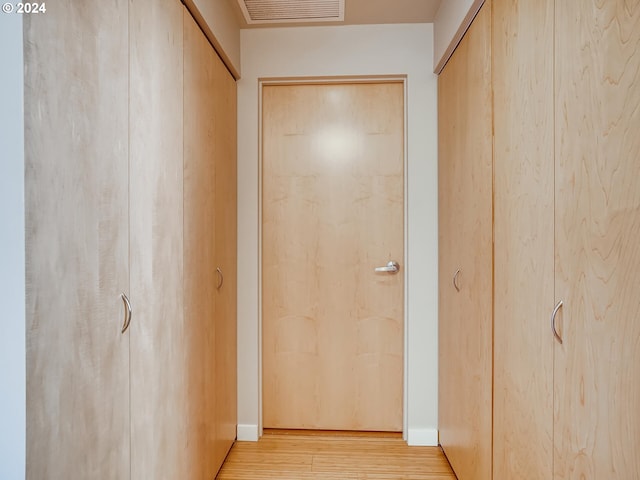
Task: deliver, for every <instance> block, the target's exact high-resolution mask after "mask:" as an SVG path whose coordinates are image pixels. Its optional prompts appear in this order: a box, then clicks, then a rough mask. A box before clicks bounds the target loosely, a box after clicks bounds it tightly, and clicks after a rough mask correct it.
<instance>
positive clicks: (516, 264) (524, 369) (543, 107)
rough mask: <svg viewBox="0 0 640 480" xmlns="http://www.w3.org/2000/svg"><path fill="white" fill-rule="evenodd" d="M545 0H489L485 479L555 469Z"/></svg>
mask: <svg viewBox="0 0 640 480" xmlns="http://www.w3.org/2000/svg"><path fill="white" fill-rule="evenodd" d="M553 5H554V2H553V1H549V0H541V1H536V2H525V1H512V0H493V2H492V11H493V15H492V18H493V23H492V32H493V34H492V37H493V39H492V50H491V53H492V64H493V92H494V111H493V115H494V212H495V214H494V236H495V237H494V242H495V243H494V275H495V277H494V298H495V309H494V389H493V391H494V399H493V402H494V403H493V405H494V412H495V413H494V418H493V429H494V431H493V478H495V479H496V480H498V479H506V478H518V479H523V480H524V479H530V480H538V479H543V478H551V475H552V470H553V447H552V445H553V348H554V347H553V344H554V339H553V335H552V333H551V329H550V327H549V315H550V313H551V310H552V309H553V305H554V292H553V280H554V262H553V252H554V230H553V229H554V220H553V218H554V204H553V199H554V173H553V171H554V124H553V101H554V100H553V48H554V46H553V36H554V28H553V15H554V13H553Z"/></svg>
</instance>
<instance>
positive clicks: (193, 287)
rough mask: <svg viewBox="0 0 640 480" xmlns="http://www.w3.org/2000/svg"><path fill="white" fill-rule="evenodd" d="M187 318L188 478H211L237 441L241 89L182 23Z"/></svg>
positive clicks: (192, 26)
mask: <svg viewBox="0 0 640 480" xmlns="http://www.w3.org/2000/svg"><path fill="white" fill-rule="evenodd" d="M184 32H185V43H184V51H185V57H184V82H185V91H184V101H185V104H184V112H185V114H184V120H185V130H184V138H185V145H184V147H185V157H184V172H185V173H184V175H185V178H184V208H185V229H184V241H185V251H184V258H185V298H186V303H185V318H186V321H187V322H188V325H189V335H188V338H189V352H190V353H189V356H190V365H189V367H190V368H189V372H188V375H189V392H190V394H189V403H190V410H189V421H190V428H189V430H190V433H189V435H190V437H191V442H192V448H191V452H192V460H191V472H192V475H191V477H190V478H202V479H204V478H213V477H214V476H215V474H216V473H217V471H218V469H219V468H220V466H221V465H222V462H223V461H224V458H225V457H226V455H227V453H228V451H229V449H230V448H231V445H232V443H233V441H234V440H235V438H236V423H237V421H236V408H237V407H236V403H237V400H236V351H237V349H236V343H237V342H236V238H237V235H236V85H235V80H234V79H233V77H232V76H231V74H230V73H229V72H228V71H227V69H226V67H225V66H224V64H223V63H222V60H220V58H219V57H218V55H217V54H216V52H215V51H214V50H213V47H212V46H211V45H210V43H209V41H208V40H207V38H206V37H205V35H204V34H203V33H202V31H201V30H200V28H199V27H198V25H197V24H196V22H195V21H194V20H193V18H192V17H191V16H190V15H189V14H188V13H187V14H185V20H184Z"/></svg>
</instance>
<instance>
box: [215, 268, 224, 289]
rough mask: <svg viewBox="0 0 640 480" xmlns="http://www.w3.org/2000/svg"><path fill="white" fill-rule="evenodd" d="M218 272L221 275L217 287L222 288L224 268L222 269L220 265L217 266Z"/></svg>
mask: <svg viewBox="0 0 640 480" xmlns="http://www.w3.org/2000/svg"><path fill="white" fill-rule="evenodd" d="M216 272H218V277H219V281H218V286H217V287H216V290H220V289H221V288H222V285H223V284H224V275H223V274H222V270H220V267H217V268H216Z"/></svg>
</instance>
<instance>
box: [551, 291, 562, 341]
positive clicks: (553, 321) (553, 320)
mask: <svg viewBox="0 0 640 480" xmlns="http://www.w3.org/2000/svg"><path fill="white" fill-rule="evenodd" d="M562 305H564V304H563V303H562V300H560V301H559V302H558V303H556V308H554V309H553V313H552V314H551V331H552V332H553V336H554V337H556V340H557V341H558V343H560V345H562V338H561V337H560V335H558V330H556V315H557V314H558V310H560V307H562Z"/></svg>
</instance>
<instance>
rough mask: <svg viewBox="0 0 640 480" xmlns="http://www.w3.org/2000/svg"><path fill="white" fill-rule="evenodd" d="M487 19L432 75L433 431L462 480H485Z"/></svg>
mask: <svg viewBox="0 0 640 480" xmlns="http://www.w3.org/2000/svg"><path fill="white" fill-rule="evenodd" d="M490 51H491V11H490V9H489V6H488V5H485V6H484V7H483V8H482V9H481V10H480V12H479V14H478V16H477V17H476V19H475V21H474V22H473V24H472V25H471V27H470V29H469V31H468V32H467V34H466V36H465V38H464V39H463V40H462V42H461V43H460V45H459V46H458V48H457V50H456V51H455V52H454V54H453V57H452V58H451V59H450V60H449V63H448V64H447V66H446V67H445V69H444V71H443V73H442V74H441V75H440V78H439V81H438V97H439V110H438V116H439V123H440V128H439V160H438V171H439V182H440V186H441V190H440V192H441V194H440V202H439V212H438V222H439V229H440V230H439V245H440V254H439V255H440V260H439V262H440V265H439V282H440V297H439V308H440V327H439V359H440V360H439V375H440V385H439V405H440V407H439V430H440V444H441V445H442V447H443V449H444V451H445V454H446V455H447V458H448V459H449V462H450V463H451V465H452V467H453V469H454V471H455V472H456V474H457V475H458V476H459V477H460V478H473V479H474V480H490V479H491V412H492V390H491V375H492V374H491V369H492V335H493V333H492V289H491V288H492V224H491V220H492V215H493V210H492V149H491V140H492V139H491V109H492V106H491V62H490V58H491V56H490Z"/></svg>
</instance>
